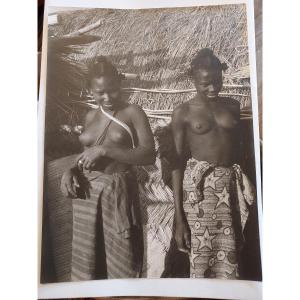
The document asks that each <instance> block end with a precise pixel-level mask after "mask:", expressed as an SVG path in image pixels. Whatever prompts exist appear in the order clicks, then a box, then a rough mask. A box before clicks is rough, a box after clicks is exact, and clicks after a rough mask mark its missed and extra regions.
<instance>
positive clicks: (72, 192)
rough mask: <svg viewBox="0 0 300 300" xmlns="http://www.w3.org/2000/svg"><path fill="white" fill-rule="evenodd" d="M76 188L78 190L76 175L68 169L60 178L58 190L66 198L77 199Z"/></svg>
mask: <svg viewBox="0 0 300 300" xmlns="http://www.w3.org/2000/svg"><path fill="white" fill-rule="evenodd" d="M76 188H79V182H78V177H77V174H76V172H75V171H74V170H72V169H69V170H67V171H65V172H64V173H63V175H62V178H61V184H60V189H61V192H62V193H63V195H64V196H66V197H73V198H76V197H77V193H76Z"/></svg>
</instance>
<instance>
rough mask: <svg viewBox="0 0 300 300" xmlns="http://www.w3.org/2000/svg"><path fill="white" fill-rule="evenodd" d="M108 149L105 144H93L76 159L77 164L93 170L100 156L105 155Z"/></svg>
mask: <svg viewBox="0 0 300 300" xmlns="http://www.w3.org/2000/svg"><path fill="white" fill-rule="evenodd" d="M105 154H106V151H105V148H104V147H103V146H92V147H90V148H88V149H86V150H85V151H84V152H83V153H81V154H80V155H79V156H78V157H77V159H76V161H77V165H78V166H79V167H81V168H84V169H86V170H91V169H92V168H93V167H94V166H95V164H96V162H97V160H99V158H100V157H103V156H105Z"/></svg>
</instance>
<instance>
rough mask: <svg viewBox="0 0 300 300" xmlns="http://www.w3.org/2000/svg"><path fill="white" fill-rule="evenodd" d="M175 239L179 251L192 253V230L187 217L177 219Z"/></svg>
mask: <svg viewBox="0 0 300 300" xmlns="http://www.w3.org/2000/svg"><path fill="white" fill-rule="evenodd" d="M175 240H176V243H177V248H178V250H179V251H182V252H185V253H190V251H191V230H190V227H189V224H188V223H187V220H186V219H185V218H180V220H176V221H175Z"/></svg>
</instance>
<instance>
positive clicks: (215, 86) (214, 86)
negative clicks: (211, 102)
mask: <svg viewBox="0 0 300 300" xmlns="http://www.w3.org/2000/svg"><path fill="white" fill-rule="evenodd" d="M193 78H194V84H195V87H196V90H197V92H198V94H200V96H202V97H205V98H207V99H215V98H217V97H218V94H219V92H220V91H221V89H222V84H223V79H222V71H221V70H214V69H199V70H197V71H195V73H194V76H193Z"/></svg>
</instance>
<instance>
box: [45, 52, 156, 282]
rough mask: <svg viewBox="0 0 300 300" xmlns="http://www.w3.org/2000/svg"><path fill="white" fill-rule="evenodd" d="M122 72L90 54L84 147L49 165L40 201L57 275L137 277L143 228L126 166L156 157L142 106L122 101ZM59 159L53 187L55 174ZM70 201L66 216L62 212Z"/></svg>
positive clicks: (63, 277)
mask: <svg viewBox="0 0 300 300" xmlns="http://www.w3.org/2000/svg"><path fill="white" fill-rule="evenodd" d="M121 79H122V74H120V73H119V72H118V71H117V69H116V68H115V67H114V66H113V65H112V64H111V63H110V62H109V61H108V60H107V59H106V58H105V57H97V58H96V59H95V61H94V62H93V63H92V64H91V66H90V68H89V87H90V91H91V94H92V95H93V98H94V100H95V101H96V102H97V104H98V105H99V109H96V110H92V111H90V112H88V114H87V116H86V121H85V125H84V131H83V132H82V134H81V135H80V136H79V141H80V142H81V143H82V145H83V146H84V151H83V152H82V153H81V154H80V155H75V156H74V155H72V156H69V157H64V158H62V159H59V160H56V161H52V162H50V163H49V164H48V166H47V167H48V170H47V172H48V179H47V180H46V190H47V193H46V203H47V205H48V209H49V213H48V214H49V223H50V233H51V236H52V246H53V255H54V258H55V259H54V267H55V269H56V275H57V279H58V281H67V280H73V281H76V280H91V279H101V278H135V277H140V276H141V268H142V254H143V245H142V232H141V228H140V224H139V222H140V220H139V209H138V207H137V205H138V198H137V195H138V192H137V182H136V178H135V175H134V173H133V172H132V166H136V165H148V164H152V163H153V162H154V161H155V150H154V140H153V135H152V132H151V129H150V126H149V123H148V119H147V116H146V115H145V113H144V111H143V110H142V109H141V108H140V107H139V106H137V105H134V104H129V103H126V102H124V101H122V99H121ZM62 166H65V169H64V170H63V174H62V176H60V179H61V183H60V188H58V187H57V186H56V181H57V180H56V181H55V178H54V177H55V176H56V175H57V174H58V173H59V172H58V171H57V168H56V167H59V168H60V169H61V168H62ZM51 172H52V173H51ZM51 174H52V175H53V174H54V175H55V176H51ZM57 177H58V175H57V176H56V178H57ZM53 178H54V179H53ZM68 202H69V203H70V202H71V208H70V210H71V212H72V213H71V215H72V220H66V218H65V216H67V215H68V212H67V210H66V208H65V207H66V205H67V203H68ZM68 222H69V223H71V224H68ZM70 232H71V235H72V239H71V244H72V247H71V254H70V255H69V254H68V253H67V250H66V249H67V247H65V246H64V244H67V243H69V242H70V241H67V240H68V236H69V235H70ZM69 260H70V261H69ZM69 266H71V267H69Z"/></svg>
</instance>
